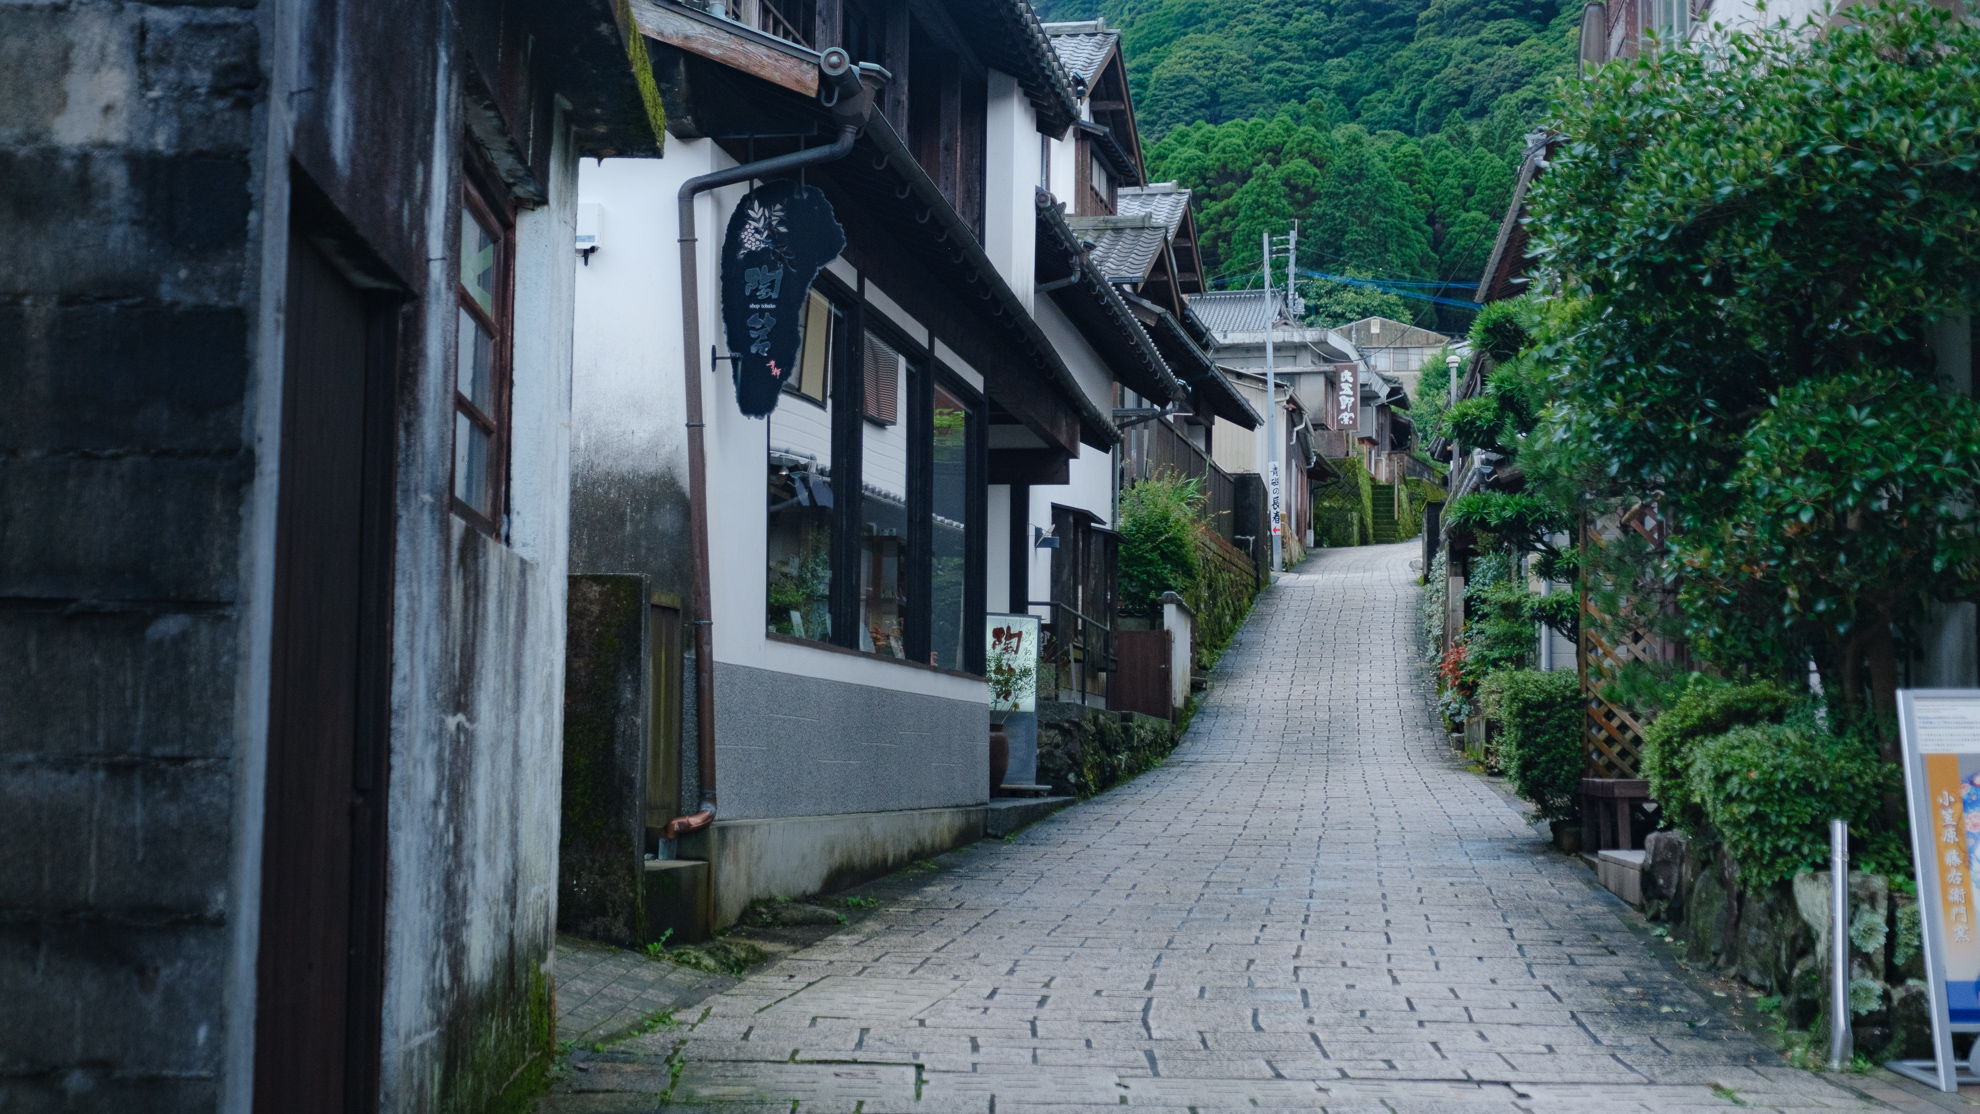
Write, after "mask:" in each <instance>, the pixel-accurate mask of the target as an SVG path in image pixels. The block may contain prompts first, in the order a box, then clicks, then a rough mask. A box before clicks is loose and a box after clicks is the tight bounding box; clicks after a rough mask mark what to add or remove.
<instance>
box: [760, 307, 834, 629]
mask: <svg viewBox="0 0 1980 1114" xmlns="http://www.w3.org/2000/svg"><path fill="white" fill-rule="evenodd" d="M814 297H816V296H815V295H814ZM821 309H822V312H818V311H819V310H821ZM805 317H806V332H807V335H806V338H805V359H804V364H803V366H804V368H805V372H806V376H808V375H809V374H810V373H811V371H812V368H811V363H812V351H813V349H812V345H813V342H814V341H818V340H819V338H820V337H825V338H827V342H824V343H820V344H819V345H818V349H817V355H818V363H817V367H816V374H817V378H818V382H819V384H820V389H819V391H818V394H817V396H816V401H818V402H820V403H823V404H824V405H823V406H821V407H810V406H781V407H778V408H777V410H776V411H775V412H773V413H772V414H771V415H770V417H769V418H768V419H767V421H766V424H767V425H768V427H769V438H770V446H769V448H770V451H769V482H768V493H769V504H768V506H769V515H768V523H769V538H768V541H769V546H768V565H769V567H768V569H767V576H766V580H765V586H764V589H765V590H764V602H765V620H766V624H767V628H768V629H769V630H770V631H772V632H774V633H777V634H787V635H790V636H792V637H794V638H805V639H810V640H812V641H814V642H829V641H831V640H832V576H833V569H832V524H833V522H834V520H835V514H834V510H833V508H834V506H835V504H836V503H837V501H838V494H839V493H838V492H837V491H836V490H834V487H833V484H832V409H831V403H830V401H829V400H828V399H827V398H826V396H825V392H824V389H823V383H824V381H825V379H826V378H827V373H828V371H829V370H830V364H831V362H832V360H831V346H830V344H829V335H830V333H831V330H832V329H834V328H836V327H837V326H836V325H835V321H836V320H837V319H838V317H839V311H838V309H837V307H835V306H833V305H832V304H831V303H830V302H828V301H826V300H825V299H823V298H818V299H817V300H816V301H814V302H812V303H811V304H810V305H809V306H808V307H807V312H806V314H805ZM803 379H804V377H800V384H799V385H800V386H804V385H805V383H804V382H803ZM806 393H807V394H809V392H806Z"/></svg>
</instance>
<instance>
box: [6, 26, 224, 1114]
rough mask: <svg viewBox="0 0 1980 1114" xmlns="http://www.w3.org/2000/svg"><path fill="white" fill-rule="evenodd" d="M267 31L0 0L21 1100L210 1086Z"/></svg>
mask: <svg viewBox="0 0 1980 1114" xmlns="http://www.w3.org/2000/svg"><path fill="white" fill-rule="evenodd" d="M256 20H257V16H256V13H255V12H254V11H253V10H252V9H249V8H245V7H231V6H215V7H210V8H209V7H202V6H191V5H186V6H181V5H167V4H156V5H148V4H122V3H119V4H111V3H91V2H83V3H75V4H68V5H59V6H58V5H6V6H0V244H4V245H5V248H4V249H0V255H4V259H5V262H4V264H0V397H4V398H5V399H6V402H5V403H4V404H0V848H4V851H0V1000H5V1001H6V1002H7V1010H6V1011H5V1013H4V1015H0V1103H4V1104H5V1105H8V1106H10V1107H11V1106H14V1105H16V1104H18V1105H20V1106H21V1107H22V1108H23V1109H27V1108H40V1107H42V1106H47V1107H50V1108H53V1107H57V1106H65V1107H66V1108H69V1109H84V1108H95V1109H121V1110H191V1109H200V1108H211V1107H213V1106H214V1105H215V1104H217V1103H218V1101H219V1099H220V1095H221V1091H222V1073H223V1070H224V1067H225V1062H226V1048H227V1043H228V1041H227V1038H228V1016H229V1014H228V1011H229V1003H228V995H229V990H230V975H231V974H233V973H234V971H233V970H232V964H231V962H230V953H231V951H232V946H231V939H232V937H233V936H234V934H235V933H236V932H237V931H238V930H239V929H240V928H241V927H242V925H241V918H240V909H239V904H238V895H237V894H236V893H235V891H234V887H233V881H234V879H233V878H232V877H231V873H232V871H233V869H234V867H235V865H236V859H235V851H236V849H237V844H236V839H237V836H238V834H239V828H238V825H239V822H240V818H239V815H238V812H237V805H238V804H239V802H240V797H239V791H240V787H241V783H240V781H239V780H238V779H237V771H238V766H237V762H238V760H239V759H240V757H241V755H240V752H239V750H238V747H239V744H240V742H241V740H242V738H243V737H244V734H245V732H244V730H243V726H244V725H243V723H242V721H241V719H240V716H241V713H242V711H243V709H244V706H246V705H248V704H250V703H251V700H250V698H249V696H248V694H247V693H246V692H245V691H243V689H242V688H241V687H239V685H238V683H237V678H238V677H239V676H240V671H241V667H242V657H243V649H244V646H243V638H242V635H243V631H242V628H241V621H242V614H243V611H242V608H243V603H244V599H245V597H246V595H247V592H246V591H245V590H244V588H243V584H242V571H241V569H242V560H241V556H242V542H243V532H244V528H245V523H244V513H243V512H244V504H245V503H246V502H247V501H248V500H249V499H250V498H251V497H252V493H253V492H254V490H255V464H256V458H255V453H254V451H253V445H252V442H251V440H250V438H249V436H248V434H249V430H250V427H251V420H250V418H249V412H250V410H251V407H252V403H253V389H254V388H253V385H252V383H251V375H250V359H249V353H250V349H251V347H252V345H253V339H252V335H251V333H252V328H253V321H254V317H255V307H254V306H253V304H252V303H253V299H254V290H255V282H256V279H257V269H256V266H255V264H254V260H253V256H252V252H251V248H252V245H253V244H254V243H255V242H256V240H257V238H258V235H259V224H258V218H259V214H258V213H257V212H256V209H255V205H254V202H253V195H252V182H251V179H252V178H253V176H254V172H253V165H254V163H253V160H254V154H255V150H256V127H255V124H256V122H257V120H258V118H259V116H258V111H257V106H258V104H259V101H260V96H261V89H262V81H263V76H262V70H261V66H260V57H259V55H260V38H259V29H258V28H257V25H256ZM249 915H250V916H252V913H251V912H250V914H249ZM9 1099H11V1100H12V1101H8V1100H9ZM75 1104H80V1105H75Z"/></svg>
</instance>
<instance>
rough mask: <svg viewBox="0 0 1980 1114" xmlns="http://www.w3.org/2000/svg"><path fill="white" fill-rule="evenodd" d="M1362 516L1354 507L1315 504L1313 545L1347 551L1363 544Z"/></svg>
mask: <svg viewBox="0 0 1980 1114" xmlns="http://www.w3.org/2000/svg"><path fill="white" fill-rule="evenodd" d="M1360 524H1361V515H1360V514H1359V513H1358V512H1357V511H1356V510H1355V509H1354V508H1352V507H1336V506H1331V505H1327V504H1324V503H1323V504H1315V505H1314V509H1313V544H1314V545H1315V546H1317V547H1319V548H1322V549H1346V548H1348V547H1350V546H1356V545H1360V544H1361V537H1360V531H1359V530H1358V529H1357V527H1358V526H1359V525H1360Z"/></svg>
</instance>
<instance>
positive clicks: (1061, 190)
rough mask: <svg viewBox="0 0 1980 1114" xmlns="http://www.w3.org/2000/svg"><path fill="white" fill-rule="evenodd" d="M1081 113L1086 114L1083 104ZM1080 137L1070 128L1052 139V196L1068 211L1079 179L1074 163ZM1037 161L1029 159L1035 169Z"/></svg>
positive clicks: (1070, 208) (1070, 209)
mask: <svg viewBox="0 0 1980 1114" xmlns="http://www.w3.org/2000/svg"><path fill="white" fill-rule="evenodd" d="M1080 113H1081V115H1082V116H1083V115H1085V113H1086V109H1085V107H1084V106H1081V109H1080ZM1078 139H1079V133H1078V132H1076V131H1073V130H1072V129H1070V128H1068V129H1067V130H1066V134H1065V135H1063V136H1061V137H1059V138H1057V139H1054V140H1053V141H1052V172H1051V175H1050V177H1051V179H1052V196H1053V197H1056V198H1058V199H1059V200H1060V202H1062V203H1063V204H1064V205H1065V207H1066V212H1067V213H1071V212H1072V203H1073V198H1074V197H1075V196H1076V195H1075V194H1074V193H1073V187H1074V186H1075V185H1076V184H1077V183H1078V181H1079V175H1078V174H1077V173H1076V171H1077V167H1076V166H1075V165H1074V163H1075V162H1076V161H1077V157H1078V154H1079V151H1078V146H1077V144H1078ZM1037 162H1038V160H1036V159H1031V160H1029V164H1030V165H1031V166H1032V167H1033V168H1034V169H1035V168H1036V167H1037Z"/></svg>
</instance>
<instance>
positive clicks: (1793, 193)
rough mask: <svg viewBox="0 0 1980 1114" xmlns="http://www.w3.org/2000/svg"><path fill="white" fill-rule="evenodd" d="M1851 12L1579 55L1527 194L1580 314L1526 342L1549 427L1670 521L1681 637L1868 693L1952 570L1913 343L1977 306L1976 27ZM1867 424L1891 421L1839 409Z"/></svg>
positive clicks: (1926, 400)
mask: <svg viewBox="0 0 1980 1114" xmlns="http://www.w3.org/2000/svg"><path fill="white" fill-rule="evenodd" d="M1853 12H1854V15H1855V16H1856V22H1852V23H1848V24H1841V25H1838V26H1836V27H1833V28H1830V29H1828V30H1827V31H1826V32H1824V33H1820V34H1815V33H1811V32H1810V31H1809V30H1808V29H1788V28H1776V29H1768V30H1762V31H1756V32H1745V31H1740V32H1733V33H1729V34H1728V35H1727V36H1726V37H1725V38H1724V39H1723V40H1722V41H1720V42H1718V43H1716V44H1715V48H1714V50H1713V52H1711V54H1710V55H1709V56H1708V55H1707V54H1705V53H1702V52H1696V51H1669V52H1653V53H1650V54H1646V55H1645V56H1643V57H1641V58H1638V59H1634V60H1629V61H1621V62H1617V63H1613V64H1611V65H1608V66H1605V67H1603V68H1602V69H1601V70H1600V71H1599V72H1598V73H1597V75H1596V76H1595V77H1594V78H1593V80H1591V81H1588V82H1586V83H1583V84H1582V85H1580V86H1578V87H1576V88H1574V89H1571V90H1569V92H1568V95H1567V96H1566V97H1565V99H1564V101H1563V103H1562V105H1561V107H1560V110H1559V113H1558V116H1557V118H1556V119H1555V121H1554V123H1553V126H1554V127H1555V128H1556V129H1557V130H1558V131H1559V132H1561V133H1562V134H1563V135H1565V136H1566V142H1565V143H1564V144H1563V145H1562V146H1561V148H1560V149H1559V150H1558V151H1557V152H1556V154H1555V156H1554V157H1553V159H1552V161H1551V165H1550V167H1549V169H1548V172H1547V173H1546V174H1545V175H1543V176H1542V177H1541V178H1540V179H1539V181H1538V184H1537V186H1536V188H1535V190H1534V193H1533V195H1532V198H1531V206H1532V217H1533V228H1534V230H1535V233H1536V237H1535V244H1536V246H1537V248H1538V250H1539V251H1540V252H1541V253H1542V255H1543V256H1544V257H1545V258H1546V259H1547V261H1548V264H1549V266H1550V268H1551V269H1552V270H1553V272H1554V273H1555V274H1557V275H1558V277H1559V281H1560V283H1561V284H1562V288H1563V290H1564V292H1565V293H1566V294H1568V295H1569V296H1570V299H1571V300H1573V301H1575V302H1576V303H1578V304H1579V305H1580V306H1581V307H1582V310H1583V312H1580V313H1578V314H1576V315H1575V316H1573V317H1571V318H1564V319H1563V320H1562V322H1561V323H1560V324H1561V327H1560V329H1559V330H1558V331H1557V332H1556V333H1554V334H1553V335H1551V336H1550V337H1549V338H1548V340H1547V341H1546V343H1545V344H1544V345H1543V348H1544V349H1545V351H1546V352H1547V353H1548V357H1549V359H1550V360H1551V361H1552V363H1553V366H1554V367H1555V368H1556V376H1555V379H1554V380H1553V382H1552V384H1551V385H1550V394H1551V396H1552V397H1553V399H1554V400H1555V401H1554V411H1553V412H1554V415H1555V417H1556V418H1557V419H1558V420H1559V421H1560V423H1561V437H1562V438H1563V439H1566V440H1570V441H1572V442H1573V443H1574V444H1575V446H1576V451H1577V452H1579V453H1581V454H1582V455H1583V457H1584V458H1585V460H1586V461H1587V462H1588V463H1589V464H1591V465H1592V467H1591V469H1590V471H1591V472H1592V473H1594V474H1597V475H1600V476H1602V477H1604V478H1605V481H1606V483H1607V485H1608V487H1609V489H1610V490H1611V491H1613V492H1614V493H1616V494H1620V495H1626V496H1630V497H1633V498H1637V499H1645V500H1650V499H1654V500H1655V501H1656V503H1657V506H1658V508H1659V511H1660V513H1661V514H1662V515H1663V516H1664V517H1665V518H1666V520H1667V521H1669V522H1670V523H1671V525H1672V527H1673V529H1674V531H1675V533H1676V535H1677V536H1678V537H1679V538H1680V539H1682V541H1681V544H1682V548H1683V551H1684V554H1685V560H1686V562H1687V564H1688V566H1689V567H1690V568H1691V569H1692V570H1695V572H1696V574H1697V575H1698V577H1699V579H1698V581H1697V584H1696V586H1694V587H1691V588H1688V589H1687V595H1686V602H1687V607H1686V608H1685V616H1686V618H1687V619H1688V620H1689V622H1690V624H1691V627H1692V630H1691V633H1692V634H1693V635H1694V637H1696V638H1697V639H1698V642H1699V645H1700V646H1701V647H1702V648H1703V649H1705V650H1706V651H1707V652H1709V653H1712V654H1713V655H1715V658H1716V660H1718V661H1720V662H1721V664H1724V665H1727V666H1731V667H1735V668H1738V667H1745V666H1750V665H1752V664H1754V663H1756V662H1759V663H1764V664H1765V665H1766V666H1768V667H1771V668H1772V669H1774V670H1775V671H1777V672H1778V673H1779V674H1781V675H1783V676H1788V675H1792V674H1793V673H1794V672H1795V671H1796V670H1797V669H1798V668H1799V667H1800V665H1801V663H1803V662H1805V661H1806V660H1807V658H1808V656H1809V655H1810V654H1813V656H1814V657H1815V659H1816V661H1817V663H1818V665H1819V666H1820V667H1821V669H1822V671H1823V677H1824V682H1825V688H1827V689H1829V690H1830V691H1831V692H1832V693H1836V694H1838V695H1839V696H1840V698H1841V699H1842V700H1844V701H1846V702H1847V701H1852V700H1857V699H1860V695H1861V693H1862V690H1863V689H1864V688H1865V687H1867V688H1868V689H1869V693H1868V695H1870V696H1871V697H1872V699H1873V701H1874V704H1875V705H1876V706H1878V707H1881V708H1886V709H1888V708H1889V706H1890V702H1891V699H1892V695H1893V692H1894V688H1895V684H1894V678H1895V668H1894V661H1895V644H1896V643H1895V640H1896V639H1897V638H1899V637H1901V636H1902V634H1903V632H1904V629H1905V627H1906V626H1907V624H1908V623H1910V622H1911V621H1913V620H1915V619H1916V618H1917V617H1918V615H1919V614H1920V612H1919V604H1920V603H1921V601H1922V598H1923V597H1924V596H1926V595H1929V594H1932V593H1935V592H1946V591H1950V590H1952V589H1951V587H1950V585H1949V584H1948V580H1947V577H1949V576H1950V575H1951V573H1952V572H1953V571H1954V570H1958V569H1961V568H1968V569H1970V568H1972V566H1971V565H1970V564H1967V563H1966V562H1968V561H1969V560H1970V557H1969V556H1968V554H1969V552H1970V550H1969V546H1970V533H1971V523H1970V521H1966V520H1962V519H1961V518H1960V516H1959V515H1958V514H1955V513H1953V510H1952V508H1955V507H1963V506H1967V505H1969V504H1970V501H1971V492H1972V480H1971V478H1970V476H1971V473H1970V472H1964V473H1963V472H1962V471H1961V470H1962V468H1963V467H1965V466H1964V465H1963V464H1962V463H1961V462H1960V460H1958V459H1955V460H1953V461H1950V462H1945V463H1942V462H1941V461H1942V460H1943V458H1944V454H1953V456H1954V457H1956V458H1958V457H1963V460H1964V461H1968V462H1970V461H1971V460H1972V459H1974V456H1975V454H1976V453H1980V439H1976V437H1975V434H1974V427H1973V426H1972V425H1971V424H1969V423H1970V420H1971V414H1972V411H1971V409H1970V408H1967V407H1961V406H1958V405H1956V404H1954V403H1952V402H1951V401H1950V399H1949V398H1947V397H1946V396H1944V395H1943V394H1941V393H1940V388H1939V387H1938V386H1936V385H1935V383H1934V378H1933V376H1934V371H1933V369H1934V366H1935V363H1934V357H1933V354H1932V353H1931V351H1930V350H1929V348H1928V346H1927V345H1926V343H1925V342H1924V340H1923V338H1924V337H1925V336H1926V335H1927V334H1928V326H1929V325H1930V324H1931V323H1932V322H1933V321H1935V320H1937V319H1940V318H1944V317H1947V316H1949V315H1954V314H1958V313H1961V312H1963V311H1966V310H1967V309H1969V308H1971V307H1973V306H1975V305H1976V304H1980V190H1976V189H1975V188H1974V181H1975V178H1974V172H1975V170H1976V168H1980V129H1976V117H1975V114H1974V111H1973V107H1972V106H1973V105H1975V104H1980V29H1976V28H1975V27H1974V26H1973V25H1971V24H1970V23H1966V22H1963V21H1959V20H1956V19H1954V18H1952V17H1951V16H1950V15H1948V14H1947V13H1943V12H1939V11H1936V10H1934V9H1932V8H1930V7H1928V6H1926V5H1925V4H1923V3H1911V2H1897V3H1888V4H1883V5H1880V6H1878V7H1876V8H1861V7H1859V8H1857V9H1853ZM1805 384H1817V385H1808V386H1804V385H1805ZM1873 421H1874V422H1876V423H1879V424H1880V425H1881V427H1882V429H1883V430H1884V431H1886V432H1885V434H1884V435H1885V436H1887V437H1888V436H1891V435H1896V436H1898V437H1900V438H1907V439H1910V440H1911V443H1910V444H1906V445H1901V446H1899V448H1898V451H1897V452H1896V453H1895V455H1893V454H1892V453H1890V452H1887V451H1883V450H1876V449H1872V448H1871V446H1870V445H1869V443H1868V442H1869V440H1871V439H1869V438H1866V437H1861V436H1856V435H1853V434H1851V433H1850V432H1849V431H1848V428H1847V427H1849V426H1850V425H1851V424H1852V423H1854V424H1855V425H1857V426H1865V425H1868V423H1870V422H1873ZM1851 454H1867V455H1851ZM1962 483H1964V484H1965V485H1966V487H1965V489H1964V490H1965V491H1966V493H1967V494H1965V495H1964V496H1959V495H1956V489H1958V488H1959V486H1960V484H1962ZM1810 500H1813V502H1811V501H1810ZM1948 500H1950V501H1951V502H1950V503H1949V502H1948ZM1872 526H1874V529H1871V528H1870V527H1872ZM1872 535H1876V536H1872ZM1839 562H1846V565H1843V564H1838V563H1839ZM1886 572H1888V573H1889V574H1890V576H1891V577H1892V578H1893V579H1884V578H1883V577H1884V574H1885V573H1886ZM1965 575H1967V576H1969V577H1970V576H1971V575H1972V574H1971V573H1970V572H1969V573H1966V574H1965ZM1831 578H1833V582H1831ZM1895 578H1902V579H1895ZM1899 589H1902V590H1899ZM1941 598H1944V597H1941Z"/></svg>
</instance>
